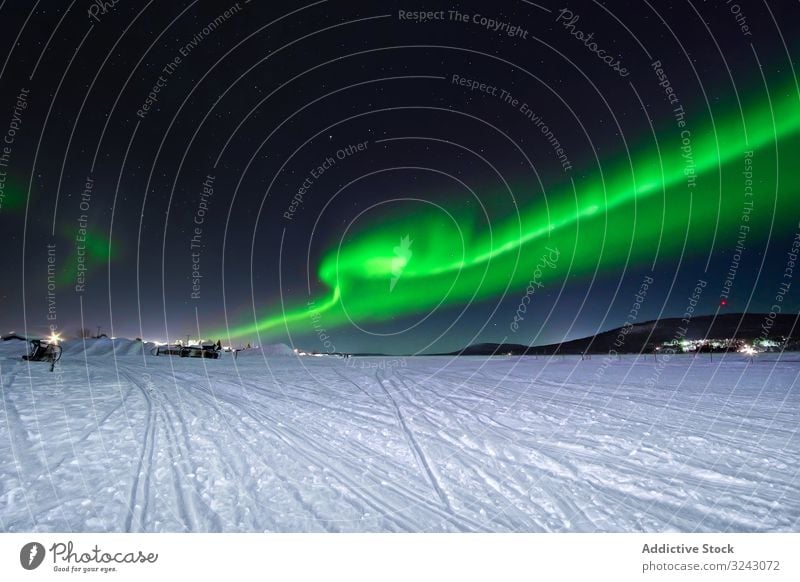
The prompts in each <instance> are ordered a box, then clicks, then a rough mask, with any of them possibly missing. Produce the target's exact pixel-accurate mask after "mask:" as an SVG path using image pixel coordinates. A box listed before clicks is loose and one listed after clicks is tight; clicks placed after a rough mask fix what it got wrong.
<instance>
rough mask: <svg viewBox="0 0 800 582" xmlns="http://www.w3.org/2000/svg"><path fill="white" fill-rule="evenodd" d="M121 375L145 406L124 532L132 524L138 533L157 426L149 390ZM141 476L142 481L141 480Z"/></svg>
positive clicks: (141, 527)
mask: <svg viewBox="0 0 800 582" xmlns="http://www.w3.org/2000/svg"><path fill="white" fill-rule="evenodd" d="M123 375H124V376H125V377H126V378H127V380H128V382H130V383H131V385H133V386H135V387H137V388H139V390H140V391H141V393H142V396H143V397H144V401H145V403H146V404H147V406H146V412H145V418H146V424H145V428H144V433H143V436H144V442H143V443H142V452H141V455H139V462H138V464H137V466H136V469H135V474H134V478H133V483H132V484H131V492H130V495H129V496H128V515H127V516H126V518H125V531H126V532H128V533H130V532H132V531H133V525H134V523H136V524H138V529H139V531H142V530H144V525H145V521H146V518H147V506H148V503H149V497H150V476H151V474H152V471H153V458H154V454H155V444H156V434H157V430H158V425H157V419H156V413H155V409H154V408H153V399H152V397H151V395H150V394H149V392H150V390H149V388H146V387H143V386H141V385H140V384H139V382H138V381H136V380H135V379H134V378H133V376H132V375H131V374H128V373H127V372H123ZM143 476H144V479H142V477H143Z"/></svg>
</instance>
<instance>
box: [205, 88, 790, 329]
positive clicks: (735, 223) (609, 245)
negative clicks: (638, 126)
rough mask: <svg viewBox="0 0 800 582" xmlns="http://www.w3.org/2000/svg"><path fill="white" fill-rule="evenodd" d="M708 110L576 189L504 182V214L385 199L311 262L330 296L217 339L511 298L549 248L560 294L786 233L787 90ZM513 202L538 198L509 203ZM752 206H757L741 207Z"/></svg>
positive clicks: (605, 163) (578, 181) (640, 141)
mask: <svg viewBox="0 0 800 582" xmlns="http://www.w3.org/2000/svg"><path fill="white" fill-rule="evenodd" d="M670 107H671V106H670ZM716 108H717V109H718V110H717V111H714V118H713V120H714V122H713V123H712V122H711V121H710V119H706V120H705V121H704V122H702V123H700V122H696V121H694V118H693V117H691V118H690V117H689V116H688V113H687V118H686V126H685V127H683V128H681V127H679V126H678V124H677V123H676V119H675V118H674V117H669V118H667V117H666V116H665V118H666V119H667V123H664V124H661V126H660V127H656V128H655V131H656V132H657V135H658V141H656V139H655V138H654V136H653V135H652V133H650V134H649V135H648V134H643V135H640V136H636V137H637V141H636V143H635V144H628V146H629V148H630V156H628V155H627V154H626V152H625V149H624V148H623V149H622V152H621V153H618V155H616V156H614V157H613V159H609V160H598V164H597V165H596V166H595V167H594V168H586V169H585V172H584V173H583V174H582V175H579V174H577V173H576V174H574V177H573V180H574V189H573V182H572V181H570V179H569V178H567V179H565V180H563V181H561V182H560V183H558V184H552V185H546V187H547V189H546V191H545V192H544V193H541V192H540V188H539V186H538V185H535V184H534V183H533V182H530V183H528V184H525V183H521V184H514V185H512V186H511V189H510V191H509V190H506V191H505V192H504V193H502V194H500V195H501V196H505V197H506V198H507V204H506V206H507V208H508V209H511V210H510V211H509V212H507V213H506V214H505V215H504V216H499V217H498V216H493V215H492V214H491V213H490V214H489V215H484V214H483V213H482V212H480V211H478V212H475V211H474V210H473V211H471V212H468V211H467V210H465V209H464V207H463V205H462V204H459V205H456V204H453V206H452V207H447V208H442V207H437V206H435V205H434V204H432V203H429V202H425V201H421V200H419V201H411V200H408V201H405V202H395V203H392V204H391V205H390V206H392V207H397V211H396V212H395V213H394V214H393V215H392V216H391V219H389V220H387V219H386V217H385V216H383V217H382V219H381V220H380V222H378V221H376V220H372V221H370V212H366V213H364V214H363V215H362V216H361V217H359V219H358V220H357V221H356V222H355V223H354V224H353V225H352V226H351V227H350V229H348V231H347V233H345V234H344V235H343V237H342V243H341V244H340V245H337V246H335V247H333V248H330V249H328V251H327V252H326V253H325V254H324V256H323V258H322V261H321V263H320V265H319V266H318V270H317V275H318V279H319V281H320V282H321V283H322V284H324V286H325V288H326V289H327V291H321V292H320V294H319V296H318V297H315V298H313V299H311V300H309V302H308V304H299V305H298V304H296V303H295V304H293V305H285V306H284V309H277V310H273V312H272V313H270V314H267V315H259V316H258V318H257V319H255V320H254V321H253V322H250V323H244V324H242V325H233V326H232V327H231V328H230V329H228V330H227V331H226V332H222V333H220V335H222V336H227V337H243V336H251V335H253V334H256V333H257V334H260V335H261V336H262V337H271V336H276V335H279V334H280V335H282V334H285V333H286V332H289V333H304V332H308V331H309V330H311V329H313V328H314V326H315V325H322V326H324V327H325V328H326V329H331V328H335V327H337V326H341V325H344V324H347V323H350V322H352V323H355V324H357V325H359V326H363V325H368V324H369V323H370V322H381V321H385V320H387V319H388V318H390V317H402V316H411V315H416V316H417V317H419V318H422V317H425V316H426V315H427V314H428V313H430V312H431V311H432V310H434V309H437V308H439V307H440V306H448V307H455V306H464V305H466V304H467V303H468V302H470V301H473V300H487V299H490V298H492V299H493V300H499V299H501V296H502V295H503V294H504V293H506V292H509V291H510V292H513V293H514V294H519V293H522V292H523V290H524V289H525V287H526V286H527V284H528V282H529V280H530V279H531V276H532V272H533V270H534V269H535V265H536V263H537V261H538V260H539V259H540V258H541V256H542V255H543V254H544V253H546V252H548V251H547V250H546V248H550V249H557V250H558V253H559V257H560V258H559V261H558V264H557V266H556V268H554V269H547V270H546V272H544V273H543V275H544V276H545V277H546V278H549V280H550V281H555V282H557V283H558V285H559V286H560V285H561V282H562V281H563V280H564V279H565V278H566V277H567V276H568V275H579V276H590V275H591V274H592V273H593V272H601V273H621V272H622V270H623V268H625V267H629V266H633V265H650V264H652V263H654V262H656V261H658V260H661V259H666V258H677V257H679V256H681V255H682V253H686V252H690V253H694V255H695V256H698V253H699V254H702V263H705V259H706V257H707V256H708V254H709V252H710V251H711V250H712V245H713V250H714V251H719V250H720V249H731V248H732V247H733V246H734V243H735V241H736V237H737V235H738V234H739V232H740V231H741V230H740V229H744V230H747V237H748V244H749V245H750V244H754V242H755V241H761V242H762V244H763V242H764V241H766V240H767V238H768V236H769V234H770V233H771V232H772V229H773V228H777V227H779V226H783V227H784V228H785V227H786V226H787V225H788V226H789V229H790V230H792V229H793V226H791V225H796V224H797V221H798V217H797V216H796V215H795V213H794V211H793V210H792V208H793V202H794V201H795V199H796V197H797V195H798V172H797V171H796V170H797V169H796V167H795V166H794V164H795V163H796V160H797V159H798V154H800V134H798V130H800V100H798V92H797V87H796V85H795V84H794V83H788V84H784V85H783V86H782V87H781V90H780V91H775V90H774V88H773V90H772V91H771V93H770V95H769V96H767V95H766V94H765V93H764V91H763V90H762V91H761V93H760V95H758V96H756V97H755V98H752V97H750V98H748V99H746V100H745V101H744V102H743V103H742V109H741V111H740V108H739V106H738V104H736V105H735V106H733V107H730V106H728V107H726V108H725V109H724V111H722V107H720V106H718V105H717V106H716ZM687 111H688V108H687ZM665 112H667V115H672V114H671V113H669V109H665ZM706 114H707V112H706ZM682 132H684V133H683V134H682ZM682 138H683V139H682ZM747 152H753V153H752V158H751V159H750V161H751V162H752V170H753V178H752V180H753V181H752V187H753V190H752V192H753V195H752V197H745V186H746V184H745V180H746V178H747V177H746V176H745V175H744V174H743V172H744V170H745V163H746V160H745V157H746V155H747ZM790 160H791V161H790ZM779 161H780V163H779ZM495 188H496V186H495ZM531 190H532V191H534V192H537V193H540V195H537V196H531V195H530V191H531ZM523 194H524V195H523ZM514 199H516V200H535V202H533V203H527V204H525V205H524V206H522V205H520V206H519V207H518V208H517V202H515V200H514ZM747 201H752V207H751V208H752V211H750V210H747V211H746V210H745V207H746V202H747ZM472 208H473V209H474V208H475V207H474V206H473V207H472ZM478 208H479V207H478ZM743 214H746V218H743ZM373 218H374V217H373ZM404 237H408V240H410V241H411V242H410V246H408V247H407V251H408V252H404V250H403V249H402V248H399V247H398V245H401V240H402V239H403V238H404ZM396 247H398V248H396ZM393 280H394V281H393ZM712 287H713V284H712Z"/></svg>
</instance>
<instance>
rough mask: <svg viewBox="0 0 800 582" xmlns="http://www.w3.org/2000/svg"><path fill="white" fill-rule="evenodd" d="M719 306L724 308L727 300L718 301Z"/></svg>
mask: <svg viewBox="0 0 800 582" xmlns="http://www.w3.org/2000/svg"><path fill="white" fill-rule="evenodd" d="M719 304H720V305H721V306H722V307H725V306H726V305H727V304H728V300H727V299H720V300H719Z"/></svg>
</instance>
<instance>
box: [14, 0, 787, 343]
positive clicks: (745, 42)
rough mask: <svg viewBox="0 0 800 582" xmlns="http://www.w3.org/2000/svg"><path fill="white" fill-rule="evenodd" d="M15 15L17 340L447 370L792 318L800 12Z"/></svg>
mask: <svg viewBox="0 0 800 582" xmlns="http://www.w3.org/2000/svg"><path fill="white" fill-rule="evenodd" d="M0 18H2V22H3V30H4V35H3V37H2V40H0V46H2V55H3V58H2V60H1V61H0V62H2V64H1V65H0V66H2V69H0V133H1V134H2V138H0V139H2V140H3V142H2V143H0V228H1V229H2V235H3V241H4V246H3V271H2V277H0V298H1V299H0V300H2V309H1V310H0V319H1V321H0V326H2V332H3V333H7V332H9V331H12V330H14V331H16V332H18V333H25V334H28V335H32V336H35V335H43V334H46V333H47V332H48V329H49V328H50V327H51V326H54V329H55V330H56V331H58V332H60V333H61V334H62V335H63V336H64V337H72V336H75V334H76V332H77V330H78V329H79V328H81V327H86V328H90V329H91V330H93V331H94V330H96V328H97V326H102V331H103V332H105V333H108V334H109V335H116V336H126V337H131V338H133V337H142V338H144V339H147V340H161V341H164V340H176V339H179V338H181V337H183V338H185V337H186V336H187V334H188V335H191V336H192V337H198V336H200V337H203V338H209V339H214V340H216V339H217V338H221V339H222V340H223V343H228V342H231V343H234V344H238V343H240V342H244V343H246V342H251V343H254V344H258V343H275V342H286V343H289V344H292V345H294V346H297V347H301V348H305V349H309V350H322V351H357V352H384V353H413V352H427V353H432V352H442V351H450V350H454V349H457V348H459V347H462V346H465V345H468V344H472V343H478V342H510V343H522V344H531V343H534V344H543V343H550V342H556V341H560V340H563V339H572V338H576V337H582V336H586V335H591V334H593V333H596V332H597V331H600V330H605V329H609V328H613V327H618V326H621V325H623V324H624V323H626V322H629V323H637V322H639V323H641V322H644V321H647V320H650V319H656V318H659V317H675V316H678V317H680V316H682V315H683V314H684V313H686V311H687V309H688V308H689V307H691V308H692V309H694V310H695V311H694V312H695V313H698V314H700V313H702V314H713V313H716V312H717V311H718V310H720V311H721V312H726V313H738V312H751V313H755V312H769V311H770V310H773V311H774V310H775V309H776V306H777V309H778V310H780V312H781V313H796V312H797V311H798V293H797V292H796V291H797V289H796V288H800V281H794V280H793V278H794V276H795V271H794V263H793V259H792V256H793V254H792V253H793V250H797V248H798V247H797V244H800V243H795V246H793V242H794V241H795V240H796V236H797V235H798V233H799V232H800V226H799V225H798V222H799V221H800V198H799V197H798V194H799V192H798V188H800V184H799V183H798V182H800V180H799V179H798V178H800V173H798V169H797V163H798V153H800V147H798V146H800V90H799V89H798V84H797V80H796V77H795V74H796V70H795V69H796V68H797V62H796V61H797V57H798V53H799V52H800V45H798V39H800V5H798V3H796V2H757V1H744V0H742V1H740V2H739V3H738V4H737V3H736V2H725V1H724V0H713V1H707V2H701V1H693V2H689V1H687V2H654V1H652V0H651V1H649V2H648V1H647V0H641V1H636V2H605V3H602V2H589V1H570V2H567V3H553V2H550V1H548V0H542V2H539V3H533V2H527V1H522V0H518V1H502V2H492V3H488V2H460V3H457V4H453V3H446V2H417V3H414V2H412V3H408V2H351V1H348V2H335V1H332V0H331V1H324V0H323V1H319V2H309V3H299V2H283V3H280V2H258V1H256V0H253V1H252V2H249V3H248V2H244V1H241V2H238V3H234V2H225V1H222V0H220V1H216V2H211V1H195V2H181V1H179V2H164V1H155V0H153V1H151V2H132V1H129V0H118V1H117V2H116V3H113V2H106V3H105V4H103V3H101V2H88V1H86V0H76V1H73V2H66V1H65V2H50V1H47V2H44V1H39V2H22V1H5V2H2V3H0ZM797 240H800V239H797ZM797 275H800V270H799V271H798V272H797ZM698 286H699V288H700V292H699V293H696V292H695V289H697V288H698ZM693 295H696V297H695V298H694V299H692V296H693Z"/></svg>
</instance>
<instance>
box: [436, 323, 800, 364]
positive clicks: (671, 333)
mask: <svg viewBox="0 0 800 582" xmlns="http://www.w3.org/2000/svg"><path fill="white" fill-rule="evenodd" d="M765 321H767V314H764V313H748V314H744V315H743V314H741V313H726V314H723V315H717V316H716V318H715V317H714V316H713V315H703V316H698V317H695V318H693V319H692V320H691V321H690V322H689V324H688V325H686V324H685V323H684V322H683V320H682V319H681V318H679V317H671V318H666V319H657V320H653V321H646V322H644V323H637V324H634V325H632V326H630V327H629V329H627V333H625V334H624V336H621V334H622V332H623V329H624V328H622V327H618V328H615V329H611V330H608V331H604V332H601V333H598V334H597V335H593V336H589V337H585V338H581V339H576V340H571V341H568V342H563V343H558V344H548V345H543V346H526V345H522V344H492V343H482V344H474V345H471V346H468V347H466V348H463V349H461V350H458V351H456V352H451V353H449V354H446V355H463V356H489V355H505V354H509V353H511V354H513V355H526V354H542V355H549V354H584V353H586V354H602V353H608V352H609V351H610V350H612V349H614V350H616V351H617V352H619V353H640V352H646V351H649V350H650V349H651V347H652V346H653V345H657V344H661V343H663V342H667V341H670V340H673V339H687V340H699V339H703V338H710V339H711V338H714V339H722V338H728V339H740V340H750V341H752V340H754V339H758V338H760V337H762V335H763V334H764V330H763V329H762V326H763V325H764V323H765ZM772 322H773V323H772V327H771V328H770V330H769V334H768V336H767V337H768V338H770V339H775V340H778V339H781V338H790V339H789V342H788V345H787V349H798V348H800V321H798V315H797V314H785V315H778V316H777V317H775V318H774V319H773V320H772ZM684 328H685V330H686V331H685V333H682V331H683V329H684ZM620 337H624V343H623V344H622V345H621V346H615V345H614V344H615V342H617V341H618V338H620Z"/></svg>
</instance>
